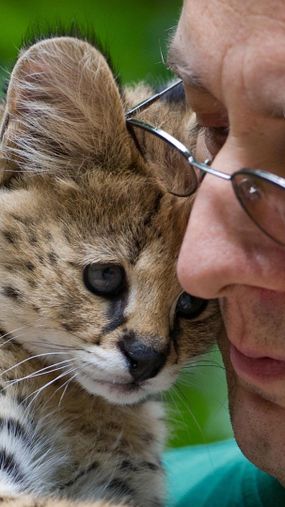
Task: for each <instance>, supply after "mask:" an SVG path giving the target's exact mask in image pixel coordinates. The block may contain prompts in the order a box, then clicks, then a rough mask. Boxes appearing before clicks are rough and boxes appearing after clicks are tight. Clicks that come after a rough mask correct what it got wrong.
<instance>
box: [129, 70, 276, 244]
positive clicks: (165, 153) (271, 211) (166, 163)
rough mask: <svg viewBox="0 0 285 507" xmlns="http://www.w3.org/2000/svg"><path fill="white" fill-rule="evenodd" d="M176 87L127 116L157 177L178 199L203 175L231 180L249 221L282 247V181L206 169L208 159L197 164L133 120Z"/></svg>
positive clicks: (166, 137) (170, 140)
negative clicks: (155, 163) (155, 165)
mask: <svg viewBox="0 0 285 507" xmlns="http://www.w3.org/2000/svg"><path fill="white" fill-rule="evenodd" d="M179 87H181V91H182V87H183V84H182V81H181V80H180V81H178V82H176V83H174V84H172V85H170V86H168V87H167V88H165V89H164V90H162V91H161V92H159V93H156V94H155V95H153V96H152V97H150V98H148V99H146V100H144V101H143V102H140V103H139V104H138V105H137V106H135V107H133V108H132V109H130V110H129V111H128V112H127V113H126V123H127V127H128V129H129V131H130V133H131V135H132V137H133V139H134V142H135V144H136V146H137V148H138V149H139V151H140V153H141V154H142V155H143V157H144V158H145V159H146V160H150V161H151V162H157V170H158V177H159V178H160V180H161V181H162V183H163V184H164V186H165V188H166V190H167V191H168V192H170V193H171V194H174V195H177V196H180V197H186V196H190V195H191V194H193V193H194V192H195V191H196V190H197V188H198V186H199V184H200V183H201V181H202V179H203V177H204V176H205V175H206V174H212V175H213V176H216V177H217V178H221V179H224V180H228V181H230V182H231V184H232V188H233V191H234V193H235V195H236V197H237V199H238V201H239V202H240V204H241V206H242V208H243V209H244V210H245V212H246V213H247V215H248V216H249V217H250V218H251V220H253V222H254V223H255V224H256V225H257V226H258V227H259V229H261V230H262V231H263V232H264V233H265V234H266V235H267V236H269V237H270V238H271V239H273V240H274V241H275V242H277V243H279V244H280V245H285V192H284V190H285V178H281V177H280V176H277V175H276V174H272V173H270V172H267V171H263V170H260V169H247V168H242V169H240V170H239V171H236V172H234V173H233V174H227V173H224V172H222V171H218V170H217V169H214V168H213V167H210V166H209V163H210V161H209V160H205V161H204V162H198V161H197V160H196V159H195V157H194V155H193V153H192V152H191V149H189V148H187V147H186V146H185V145H184V144H182V143H181V142H180V141H178V140H177V139H176V138H175V137H173V136H172V135H171V134H169V133H168V132H165V131H164V130H162V129H160V128H158V127H155V126H153V125H150V124H148V123H145V122H144V121H141V120H138V119H136V118H134V117H133V116H134V115H135V114H137V113H140V112H142V111H144V110H146V109H147V108H148V107H150V106H151V105H152V104H153V103H154V102H156V101H157V100H159V99H160V98H161V97H163V96H164V95H166V94H171V93H173V90H174V89H176V88H177V90H178V91H179ZM177 90H176V92H177ZM154 136H155V137H156V140H155V142H154V139H155V138H154ZM144 147H145V148H144Z"/></svg>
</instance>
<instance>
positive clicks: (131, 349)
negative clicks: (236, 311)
mask: <svg viewBox="0 0 285 507" xmlns="http://www.w3.org/2000/svg"><path fill="white" fill-rule="evenodd" d="M119 347H120V349H121V351H122V352H123V354H124V355H125V356H126V358H127V360H128V363H129V372H130V374H131V375H132V377H133V379H134V380H135V381H136V382H142V381H143V380H147V379H149V378H152V377H155V375H157V374H158V372H159V371H160V370H161V368H162V367H163V365H164V364H165V361H166V358H167V352H166V351H165V352H161V351H159V352H158V351H157V350H155V349H154V348H153V347H150V346H148V345H145V344H144V343H142V342H141V341H140V340H139V339H137V338H135V337H134V336H133V335H132V334H130V335H127V336H125V337H124V339H123V340H121V341H120V342H119Z"/></svg>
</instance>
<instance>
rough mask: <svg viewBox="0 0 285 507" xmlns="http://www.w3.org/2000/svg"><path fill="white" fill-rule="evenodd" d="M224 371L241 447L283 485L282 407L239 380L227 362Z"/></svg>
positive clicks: (284, 434) (284, 413)
mask: <svg viewBox="0 0 285 507" xmlns="http://www.w3.org/2000/svg"><path fill="white" fill-rule="evenodd" d="M227 372H228V373H227V380H228V388H229V408H230V414H231V421H232V426H233V430H234V435H235V438H236V440H237V443H238V445H239V447H240V449H241V451H242V452H243V454H244V455H245V456H246V457H247V458H248V459H249V460H250V461H251V462H252V463H254V464H255V465H256V466H257V467H258V468H260V469H261V470H263V471H265V472H267V473H269V474H270V475H272V476H274V477H276V479H278V480H279V481H280V482H281V483H282V484H283V485H285V408H283V407H282V406H280V405H278V404H277V403H275V402H274V401H273V400H270V399H266V396H263V394H262V392H261V391H260V390H259V389H256V390H255V389H254V388H252V386H248V385H246V384H245V383H243V382H242V381H240V380H239V378H238V377H237V375H236V373H235V372H234V371H233V370H232V369H231V367H230V366H229V368H227ZM280 421H284V422H283V424H280Z"/></svg>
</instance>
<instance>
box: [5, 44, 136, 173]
mask: <svg viewBox="0 0 285 507" xmlns="http://www.w3.org/2000/svg"><path fill="white" fill-rule="evenodd" d="M0 135H1V152H0V172H1V180H0V182H1V181H3V180H6V179H7V178H9V176H10V174H11V171H12V172H14V171H21V172H24V173H25V172H27V173H34V172H36V173H48V174H56V175H60V176H64V175H65V174H66V173H68V172H69V171H78V170H79V169H80V168H81V167H85V166H88V167H90V166H91V167H92V164H93V165H101V164H103V165H104V166H107V167H109V168H110V169H114V168H116V167H118V166H120V165H125V164H126V163H127V160H129V158H130V143H129V136H128V133H127V130H126V127H125V117H124V111H123V105H122V100H121V97H120V93H119V89H118V86H117V84H116V81H115V79H114V76H113V74H112V72H111V70H110V68H109V66H108V64H107V62H106V59H105V58H104V56H103V55H102V54H101V53H100V52H99V51H98V50H97V49H96V48H94V47H93V46H91V45H90V44H89V43H88V42H85V41H83V40H79V39H76V38H71V37H58V38H53V39H47V40H43V41H41V42H38V43H36V44H35V45H33V46H31V47H30V48H29V49H27V50H25V51H23V52H22V54H21V55H20V58H19V59H18V61H17V63H16V65H15V68H14V70H13V72H12V74H11V79H10V83H9V87H8V92H7V99H6V107H5V110H4V114H3V117H2V125H1V127H0Z"/></svg>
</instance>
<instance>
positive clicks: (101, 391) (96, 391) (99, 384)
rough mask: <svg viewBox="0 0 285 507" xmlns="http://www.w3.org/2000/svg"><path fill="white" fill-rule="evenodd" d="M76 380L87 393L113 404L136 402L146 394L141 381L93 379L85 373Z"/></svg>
mask: <svg viewBox="0 0 285 507" xmlns="http://www.w3.org/2000/svg"><path fill="white" fill-rule="evenodd" d="M77 380H78V381H79V383H80V384H81V385H82V386H83V387H84V388H85V389H86V390H87V391H88V392H89V393H91V394H93V395H99V396H102V397H103V398H105V399H106V400H108V401H109V402H111V403H115V404H120V405H122V404H123V405H125V404H132V403H137V402H138V401H140V400H142V399H143V398H145V397H146V395H147V392H146V391H145V389H144V388H143V383H140V384H139V383H137V382H133V381H132V382H119V381H115V380H114V381H109V380H102V379H95V378H92V377H91V376H89V375H88V374H86V373H82V374H80V376H79V377H78V378H77Z"/></svg>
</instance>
